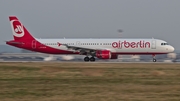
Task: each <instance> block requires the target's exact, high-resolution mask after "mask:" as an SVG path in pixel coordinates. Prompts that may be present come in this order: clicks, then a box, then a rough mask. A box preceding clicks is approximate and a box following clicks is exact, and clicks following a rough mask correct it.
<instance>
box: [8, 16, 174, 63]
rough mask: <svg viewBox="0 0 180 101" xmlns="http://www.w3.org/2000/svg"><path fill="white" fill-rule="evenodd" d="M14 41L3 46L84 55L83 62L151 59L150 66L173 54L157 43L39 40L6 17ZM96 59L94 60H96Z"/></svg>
mask: <svg viewBox="0 0 180 101" xmlns="http://www.w3.org/2000/svg"><path fill="white" fill-rule="evenodd" d="M9 20H10V24H11V27H12V32H13V37H14V39H13V40H10V41H6V44H8V45H11V46H14V47H18V48H22V49H26V50H31V51H35V52H41V53H48V54H66V55H73V54H76V55H77V54H79V55H85V57H84V61H85V62H88V61H91V62H93V61H95V60H96V58H98V59H118V55H127V54H128V55H152V57H153V62H156V58H155V56H156V55H158V54H167V53H171V52H173V51H174V47H173V46H171V45H169V44H168V43H167V42H166V41H163V40H160V39H154V38H152V39H151V38H149V39H143V38H140V39H126V38H100V39H95V38H94V39H91V38H89V39H87V38H86V39H66V38H62V39H38V38H35V37H33V36H32V35H31V34H30V33H29V31H28V30H27V29H26V28H25V27H24V26H23V24H22V23H21V22H20V20H18V18H17V17H16V16H9ZM95 57H96V58H95Z"/></svg>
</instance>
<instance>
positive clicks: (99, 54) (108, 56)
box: [96, 50, 111, 59]
mask: <svg viewBox="0 0 180 101" xmlns="http://www.w3.org/2000/svg"><path fill="white" fill-rule="evenodd" d="M96 57H97V58H100V59H111V52H110V51H109V50H101V51H96Z"/></svg>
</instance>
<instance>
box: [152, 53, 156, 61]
mask: <svg viewBox="0 0 180 101" xmlns="http://www.w3.org/2000/svg"><path fill="white" fill-rule="evenodd" d="M152 56H153V62H156V61H157V60H156V58H155V57H156V55H155V54H153V55H152Z"/></svg>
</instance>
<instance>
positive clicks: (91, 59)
mask: <svg viewBox="0 0 180 101" xmlns="http://www.w3.org/2000/svg"><path fill="white" fill-rule="evenodd" d="M95 60H96V59H95V58H94V57H90V58H89V57H85V58H84V61H85V62H88V61H91V62H94V61H95Z"/></svg>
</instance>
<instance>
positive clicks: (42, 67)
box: [0, 62, 180, 101]
mask: <svg viewBox="0 0 180 101" xmlns="http://www.w3.org/2000/svg"><path fill="white" fill-rule="evenodd" d="M32 100H33V101H180V65H179V64H159V63H152V64H133V63H130V64H128V63H127V64H126V63H118V64H112V63H105V64H101V63H99V64H98V63H51V62H49V63H44V62H40V63H0V101H32Z"/></svg>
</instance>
